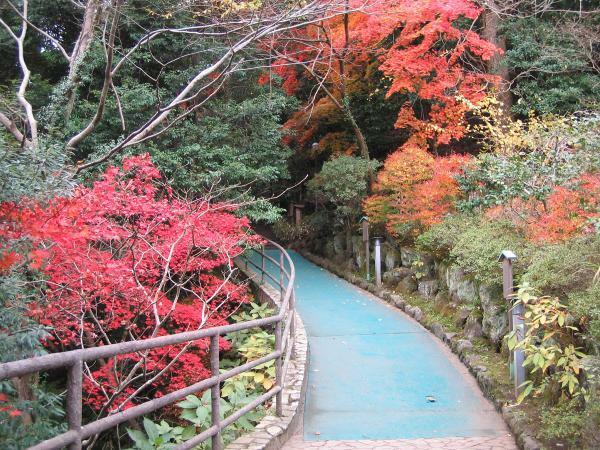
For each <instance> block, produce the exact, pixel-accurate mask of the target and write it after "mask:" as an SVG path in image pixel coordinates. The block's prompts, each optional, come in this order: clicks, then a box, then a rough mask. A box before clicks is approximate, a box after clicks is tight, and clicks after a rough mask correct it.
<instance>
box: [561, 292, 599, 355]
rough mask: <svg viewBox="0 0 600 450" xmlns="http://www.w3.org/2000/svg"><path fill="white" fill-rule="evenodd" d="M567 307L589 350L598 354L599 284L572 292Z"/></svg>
mask: <svg viewBox="0 0 600 450" xmlns="http://www.w3.org/2000/svg"><path fill="white" fill-rule="evenodd" d="M567 303H568V307H569V310H570V311H571V312H572V313H573V315H574V316H575V317H577V319H578V320H579V323H580V328H583V331H584V333H585V334H584V339H585V341H586V343H587V344H588V346H589V347H591V348H590V350H592V351H593V353H595V354H600V282H597V283H595V284H594V285H593V286H591V287H590V288H588V289H586V290H585V291H582V292H581V291H580V292H573V293H571V294H569V297H568V302H567Z"/></svg>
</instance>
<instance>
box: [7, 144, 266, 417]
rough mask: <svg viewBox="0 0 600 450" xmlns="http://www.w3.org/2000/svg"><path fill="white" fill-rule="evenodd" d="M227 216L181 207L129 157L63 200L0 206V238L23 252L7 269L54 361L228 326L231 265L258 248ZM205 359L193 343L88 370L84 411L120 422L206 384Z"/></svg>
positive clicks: (234, 290)
mask: <svg viewBox="0 0 600 450" xmlns="http://www.w3.org/2000/svg"><path fill="white" fill-rule="evenodd" d="M233 209H234V208H233V207H232V206H230V205H227V204H222V203H218V202H213V201H211V199H209V198H202V199H198V200H195V201H190V200H186V199H183V198H179V197H177V196H176V195H175V194H174V193H173V192H172V191H171V189H170V188H169V187H168V186H167V185H165V184H164V183H162V182H161V176H160V174H159V172H158V170H157V169H156V168H155V167H154V165H153V164H152V163H151V161H150V157H149V155H147V154H146V155H142V156H134V157H130V158H127V159H126V160H125V161H124V162H123V167H122V168H119V167H114V166H113V167H109V168H108V169H107V170H106V172H105V173H104V175H103V176H102V177H101V179H100V180H98V181H96V182H95V183H94V184H93V185H92V186H91V187H84V186H80V187H78V188H77V189H76V190H75V191H74V192H73V193H72V195H70V196H68V197H60V198H55V199H53V200H51V201H50V202H48V203H46V204H41V203H36V202H31V201H30V202H27V201H23V202H22V203H20V204H19V205H16V204H3V205H0V216H1V221H0V222H1V223H2V225H0V237H1V238H2V239H3V241H4V242H5V243H7V244H12V246H13V247H15V246H17V248H20V251H19V254H18V255H17V254H16V253H14V251H13V252H11V253H7V254H6V255H7V256H5V257H4V258H3V267H4V266H7V264H8V263H9V262H10V263H13V264H20V265H21V266H22V268H24V269H25V270H28V271H30V276H31V277H35V279H33V280H32V284H34V285H37V286H38V287H39V292H40V294H41V296H40V298H41V299H42V300H41V301H40V302H39V303H37V304H34V305H33V306H32V308H31V310H30V314H31V315H32V316H33V317H35V318H37V320H38V321H39V322H40V323H41V324H43V325H47V326H48V327H49V337H48V338H47V339H46V340H45V342H44V344H45V345H46V346H47V347H48V349H50V350H51V351H59V350H68V349H73V348H86V347H93V346H101V345H106V344H111V343H116V342H123V341H130V340H139V339H146V338H150V337H155V336H161V335H166V334H171V333H178V332H183V331H191V330H196V329H199V328H203V327H211V326H217V325H224V324H226V323H227V321H226V319H227V317H228V316H229V315H230V314H231V313H232V311H234V310H235V308H237V307H238V305H239V304H240V303H243V302H246V301H247V292H246V288H245V286H243V285H238V284H236V283H235V282H234V278H233V277H234V272H235V269H234V268H233V265H232V259H233V258H234V257H235V256H237V255H239V254H240V253H241V252H242V251H243V249H244V246H245V245H246V244H248V243H251V242H253V241H256V238H255V237H251V236H249V234H248V229H249V223H248V220H247V219H245V218H237V217H235V216H234V215H233V214H232V211H233ZM5 270H6V269H5ZM220 346H221V348H223V349H227V348H229V343H228V341H226V340H224V339H222V340H221V342H220ZM207 347H208V342H207V340H199V341H195V342H193V343H191V344H188V345H178V346H171V347H165V348H160V349H154V350H150V351H146V352H139V353H134V354H127V355H122V356H119V357H116V358H110V359H107V360H104V361H97V362H95V363H92V364H90V365H87V364H86V365H85V368H84V373H85V379H84V389H85V392H86V403H87V405H88V406H90V407H91V408H93V409H94V410H96V411H97V412H98V413H99V414H102V413H107V412H109V411H114V410H122V409H124V408H127V407H129V406H131V405H132V404H135V403H136V402H137V401H139V400H140V399H142V398H147V397H148V396H161V395H163V394H164V393H167V392H169V391H173V390H176V389H179V388H181V387H184V386H187V385H189V384H191V383H194V382H197V381H199V380H201V379H203V378H206V377H208V376H210V372H209V370H208V369H207V368H206V365H205V363H206V357H207Z"/></svg>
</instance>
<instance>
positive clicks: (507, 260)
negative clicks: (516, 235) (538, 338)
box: [498, 250, 525, 395]
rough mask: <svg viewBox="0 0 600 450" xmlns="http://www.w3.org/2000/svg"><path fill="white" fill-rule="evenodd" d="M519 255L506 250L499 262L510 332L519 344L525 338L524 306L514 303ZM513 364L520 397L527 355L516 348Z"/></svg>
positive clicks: (513, 352) (517, 393)
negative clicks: (513, 332)
mask: <svg viewBox="0 0 600 450" xmlns="http://www.w3.org/2000/svg"><path fill="white" fill-rule="evenodd" d="M516 259H517V255H516V254H515V253H514V252H512V251H510V250H504V251H503V252H502V253H501V254H500V257H499V258H498V261H499V262H501V263H502V293H503V295H504V299H505V300H506V301H507V303H508V306H509V310H508V326H509V330H510V331H515V332H516V336H517V342H521V341H522V340H523V337H524V336H525V322H524V321H523V314H524V309H523V304H521V303H518V304H516V305H513V303H514V282H513V262H514V261H516ZM510 356H511V358H510V359H511V363H512V371H511V372H512V378H513V380H514V383H515V395H519V391H520V389H521V385H522V384H523V383H524V382H525V367H523V361H524V360H525V355H524V353H523V350H522V349H520V348H516V349H514V350H513V351H512V352H511V355H510Z"/></svg>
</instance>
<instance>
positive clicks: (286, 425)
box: [226, 264, 308, 450]
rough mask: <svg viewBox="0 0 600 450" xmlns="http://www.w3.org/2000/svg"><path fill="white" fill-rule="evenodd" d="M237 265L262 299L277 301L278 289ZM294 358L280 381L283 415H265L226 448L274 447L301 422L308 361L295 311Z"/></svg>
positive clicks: (256, 449) (253, 449) (255, 449)
mask: <svg viewBox="0 0 600 450" xmlns="http://www.w3.org/2000/svg"><path fill="white" fill-rule="evenodd" d="M238 268H239V269H240V270H241V271H242V272H244V273H245V274H246V275H247V276H248V278H250V279H251V280H253V282H254V283H255V284H256V286H257V287H258V288H259V290H260V295H261V300H263V301H268V302H269V303H271V304H274V305H278V304H279V297H280V294H279V291H278V290H277V289H275V288H273V287H272V286H271V285H269V284H267V283H262V284H260V283H256V282H255V281H254V279H255V277H256V273H255V272H254V271H252V270H251V269H247V268H246V267H244V266H243V264H238ZM294 353H295V355H294V357H293V358H290V362H289V365H288V370H287V374H286V378H285V380H284V383H283V415H282V416H281V417H277V416H275V415H267V416H265V417H264V418H263V419H262V420H261V421H260V422H259V423H258V425H256V428H255V429H254V431H252V432H250V433H247V434H245V435H243V436H241V437H239V438H238V439H236V440H235V441H233V442H232V443H230V444H229V445H228V446H227V447H226V450H242V449H244V450H276V449H279V448H281V446H282V445H283V444H284V443H285V442H286V441H287V440H288V439H290V438H291V437H292V436H293V434H294V432H295V431H296V428H297V427H298V425H299V423H300V421H301V420H302V413H303V411H304V394H305V392H306V381H307V377H306V368H307V361H308V339H307V337H306V330H305V329H304V324H303V323H302V319H301V318H300V316H299V315H298V314H297V313H296V332H295V347H294Z"/></svg>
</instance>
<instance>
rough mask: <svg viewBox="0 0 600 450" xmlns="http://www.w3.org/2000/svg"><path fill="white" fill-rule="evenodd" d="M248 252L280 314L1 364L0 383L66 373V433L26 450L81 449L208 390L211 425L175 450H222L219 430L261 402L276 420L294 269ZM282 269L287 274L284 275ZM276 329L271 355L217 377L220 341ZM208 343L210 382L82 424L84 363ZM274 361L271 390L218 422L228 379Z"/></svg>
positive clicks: (290, 331)
mask: <svg viewBox="0 0 600 450" xmlns="http://www.w3.org/2000/svg"><path fill="white" fill-rule="evenodd" d="M269 248H271V249H275V250H276V251H277V252H278V253H279V258H278V260H277V259H275V258H273V257H271V256H270V255H268V254H267V253H266V250H267V249H269ZM248 252H256V253H258V255H259V257H260V259H261V261H262V262H261V264H260V265H258V264H256V263H254V262H253V261H252V260H251V258H250V257H249V256H248V255H243V256H242V258H241V259H242V260H243V261H244V263H245V265H246V268H247V269H248V268H249V266H250V265H252V266H253V267H255V269H257V270H258V272H255V274H257V275H258V276H260V278H261V282H264V280H265V276H266V277H269V278H270V279H271V280H272V281H273V282H274V286H276V287H278V288H279V292H280V299H279V309H278V312H277V314H276V315H274V316H271V317H267V318H264V319H257V320H251V321H248V322H242V323H236V324H232V325H226V326H220V327H213V328H207V329H202V330H197V331H188V332H185V333H177V334H172V335H168V336H161V337H156V338H151V339H144V340H139V341H129V342H121V343H118V344H111V345H105V346H101V347H93V348H86V349H80V350H72V351H68V352H62V353H52V354H48V355H43V356H37V357H34V358H28V359H22V360H19V361H13V362H8V363H4V364H0V381H2V380H6V379H9V378H14V377H21V376H24V375H28V374H31V373H36V372H43V371H47V370H52V369H59V368H63V367H66V368H68V379H67V422H68V427H69V429H68V431H66V432H65V433H62V434H59V435H58V436H55V437H53V438H52V439H48V440H46V441H43V442H41V443H39V444H37V445H35V446H33V447H30V449H35V450H50V449H60V448H63V447H68V448H69V449H71V450H73V449H81V448H82V445H84V444H85V440H86V439H89V438H91V437H93V436H95V435H97V434H99V433H101V432H103V431H106V430H108V429H110V428H113V427H115V426H117V425H119V424H121V423H123V422H126V421H128V420H131V419H135V418H138V417H140V416H143V415H145V414H148V413H151V412H153V411H156V410H157V409H160V408H162V407H164V406H167V405H170V404H172V403H174V402H176V401H178V400H180V399H182V398H184V397H186V396H187V395H190V394H194V393H197V392H199V391H204V390H206V389H209V388H210V390H211V404H212V423H211V426H210V427H209V428H208V429H206V430H204V431H202V432H201V433H200V434H198V435H196V436H194V437H193V438H191V439H189V440H187V441H185V442H184V443H182V444H180V445H178V446H176V447H175V448H176V450H187V449H192V448H194V447H195V446H197V445H198V444H200V443H201V442H203V441H205V440H207V439H208V438H212V448H213V450H218V449H220V447H221V439H220V438H221V436H220V435H221V430H222V429H223V428H225V427H226V426H228V425H230V424H232V423H233V422H235V421H236V420H238V419H239V418H240V417H242V416H243V415H244V414H246V413H248V412H250V411H251V410H252V409H254V408H256V407H257V406H259V405H260V404H262V403H264V402H265V401H267V400H269V399H271V398H272V397H275V399H276V406H275V408H276V414H277V415H281V413H282V410H281V406H282V388H283V381H284V379H285V374H286V372H287V366H288V362H289V358H290V355H291V353H292V347H293V345H294V328H295V327H294V322H295V313H294V279H295V269H294V264H293V262H292V260H291V258H290V256H289V255H288V253H287V252H286V251H285V249H284V248H283V247H281V246H280V245H279V244H276V243H275V242H272V241H268V244H267V245H266V246H263V247H261V248H258V249H251V250H249V251H248ZM267 260H270V261H271V262H272V263H274V264H275V266H276V268H277V269H278V270H279V278H277V277H276V276H274V275H273V274H271V273H268V272H267V271H266V270H265V261H267ZM286 263H287V265H288V266H289V270H288V269H286V267H285V266H286ZM268 325H274V326H275V350H274V351H273V352H271V353H269V354H268V355H266V356H264V357H262V358H260V359H257V360H254V361H251V362H248V363H246V364H242V365H240V366H238V367H235V368H233V369H230V370H228V371H227V372H223V373H220V372H219V336H222V335H224V334H228V333H232V332H234V331H240V330H246V329H249V328H255V327H265V326H268ZM204 338H210V368H211V373H212V376H211V377H210V378H207V379H204V380H202V381H200V382H198V383H195V384H192V385H191V386H188V387H185V388H183V389H179V390H177V391H174V392H171V393H169V394H166V395H164V396H163V397H160V398H156V399H153V400H149V401H147V402H144V403H141V404H139V405H136V406H133V407H131V408H129V409H126V410H123V411H117V412H114V413H112V414H110V415H108V416H107V417H103V418H102V419H98V420H95V421H93V422H90V423H87V424H85V425H84V424H82V382H83V379H82V365H83V362H84V361H93V360H97V359H102V358H110V357H114V356H117V355H123V354H127V353H134V352H139V351H143V350H149V349H153V348H158V347H164V346H167V345H175V344H182V343H186V342H190V341H195V340H198V339H204ZM271 360H275V361H276V362H275V372H276V374H275V377H276V382H275V384H274V385H273V387H272V388H271V389H269V390H268V391H267V392H266V393H264V394H262V395H261V396H259V397H258V398H256V399H255V400H253V401H252V402H251V403H249V404H247V405H245V406H244V407H242V408H240V409H238V410H237V411H235V412H233V413H232V414H230V415H229V416H227V417H225V418H224V419H221V418H220V411H219V408H220V397H221V395H220V394H221V392H220V384H221V383H222V382H223V381H225V380H227V379H228V378H231V377H234V376H236V375H239V374H241V373H243V372H246V371H248V370H250V369H252V368H254V367H256V366H259V365H261V364H264V363H266V362H268V361H271Z"/></svg>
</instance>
